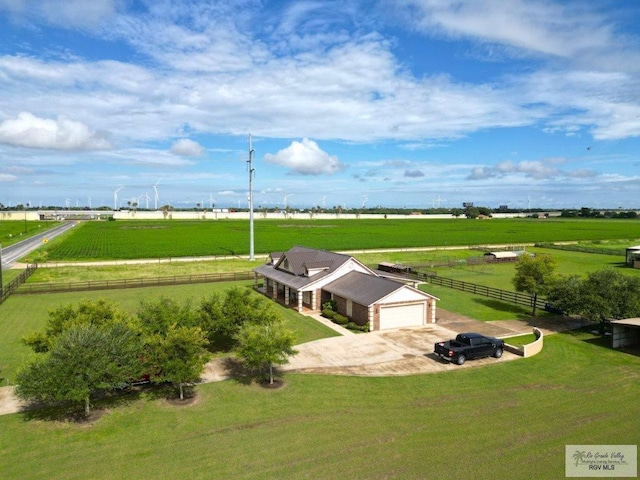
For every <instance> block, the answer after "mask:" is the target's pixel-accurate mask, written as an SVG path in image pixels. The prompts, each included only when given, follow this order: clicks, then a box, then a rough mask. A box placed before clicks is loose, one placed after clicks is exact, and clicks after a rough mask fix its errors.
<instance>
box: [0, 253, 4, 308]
mask: <svg viewBox="0 0 640 480" xmlns="http://www.w3.org/2000/svg"><path fill="white" fill-rule="evenodd" d="M3 293H4V287H3V286H2V244H1V243H0V296H2V294H3Z"/></svg>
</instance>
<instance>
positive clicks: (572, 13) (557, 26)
mask: <svg viewBox="0 0 640 480" xmlns="http://www.w3.org/2000/svg"><path fill="white" fill-rule="evenodd" d="M398 3H399V4H400V5H402V6H405V7H409V11H410V12H411V14H412V18H411V22H412V23H414V25H415V27H416V28H417V29H419V30H423V31H426V32H429V33H432V34H435V35H443V36H447V37H454V38H474V39H477V40H480V41H483V42H492V43H499V44H503V45H506V46H509V47H515V48H519V49H524V50H526V51H529V52H535V53H541V54H545V55H555V56H560V57H571V56H574V55H576V54H577V53H579V52H583V51H586V50H591V49H598V48H602V47H610V46H611V45H612V44H613V43H614V42H613V39H612V29H611V27H610V26H609V25H608V24H607V23H606V22H605V20H604V19H602V18H601V17H598V16H596V15H594V14H589V13H587V12H586V10H584V9H582V8H580V7H579V6H576V5H562V4H559V3H553V2H549V1H534V0H509V1H508V2H504V1H502V0H458V1H456V2H451V1H449V0H399V1H398Z"/></svg>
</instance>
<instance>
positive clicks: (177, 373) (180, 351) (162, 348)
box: [147, 324, 209, 400]
mask: <svg viewBox="0 0 640 480" xmlns="http://www.w3.org/2000/svg"><path fill="white" fill-rule="evenodd" d="M207 343H208V342H207V338H206V336H205V334H204V332H203V331H202V329H200V327H188V326H183V325H176V324H173V325H170V326H169V327H168V329H167V331H166V332H164V334H162V333H155V334H153V335H151V336H150V337H149V338H148V339H147V346H148V348H147V352H148V353H149V362H150V364H151V365H153V373H152V380H155V381H161V382H171V383H173V384H174V385H178V388H179V390H180V400H184V385H185V384H186V383H188V382H192V381H195V380H197V379H198V376H199V375H200V374H201V373H202V370H203V368H204V365H205V363H206V362H207V360H208V359H209V352H208V351H207V349H206V348H205V347H206V345H207Z"/></svg>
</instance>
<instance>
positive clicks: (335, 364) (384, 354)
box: [281, 324, 520, 376]
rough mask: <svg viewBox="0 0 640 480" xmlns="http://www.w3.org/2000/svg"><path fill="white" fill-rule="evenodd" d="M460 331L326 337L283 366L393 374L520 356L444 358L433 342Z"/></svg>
mask: <svg viewBox="0 0 640 480" xmlns="http://www.w3.org/2000/svg"><path fill="white" fill-rule="evenodd" d="M456 334H457V332H455V331H453V330H449V329H448V328H446V327H444V326H440V325H437V324H436V325H430V326H426V327H407V328H398V329H393V330H387V331H377V332H369V333H367V334H361V335H349V336H344V337H331V338H325V339H322V340H315V341H313V342H308V343H304V344H302V345H298V346H297V347H296V350H298V353H297V354H296V355H294V356H292V357H290V358H289V364H288V365H285V366H283V367H281V368H282V370H285V371H293V372H307V373H323V374H333V375H363V376H389V375H412V374H416V373H429V372H441V371H446V370H456V369H460V368H470V367H474V366H481V365H486V364H492V363H496V362H504V361H508V360H515V359H516V358H520V357H518V356H517V355H515V354H513V353H509V352H504V354H503V356H502V358H483V359H478V360H473V361H471V360H470V361H469V362H466V363H465V364H464V365H461V366H459V365H454V364H451V363H450V362H448V361H446V360H441V359H440V358H438V357H437V356H436V355H435V354H434V353H433V345H434V344H435V343H436V342H439V341H443V340H448V339H450V338H454V337H455V336H456Z"/></svg>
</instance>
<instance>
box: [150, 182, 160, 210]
mask: <svg viewBox="0 0 640 480" xmlns="http://www.w3.org/2000/svg"><path fill="white" fill-rule="evenodd" d="M160 180H162V179H160ZM160 180H158V181H157V182H156V184H155V185H151V188H153V202H154V206H155V209H156V210H158V184H159V183H160Z"/></svg>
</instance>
